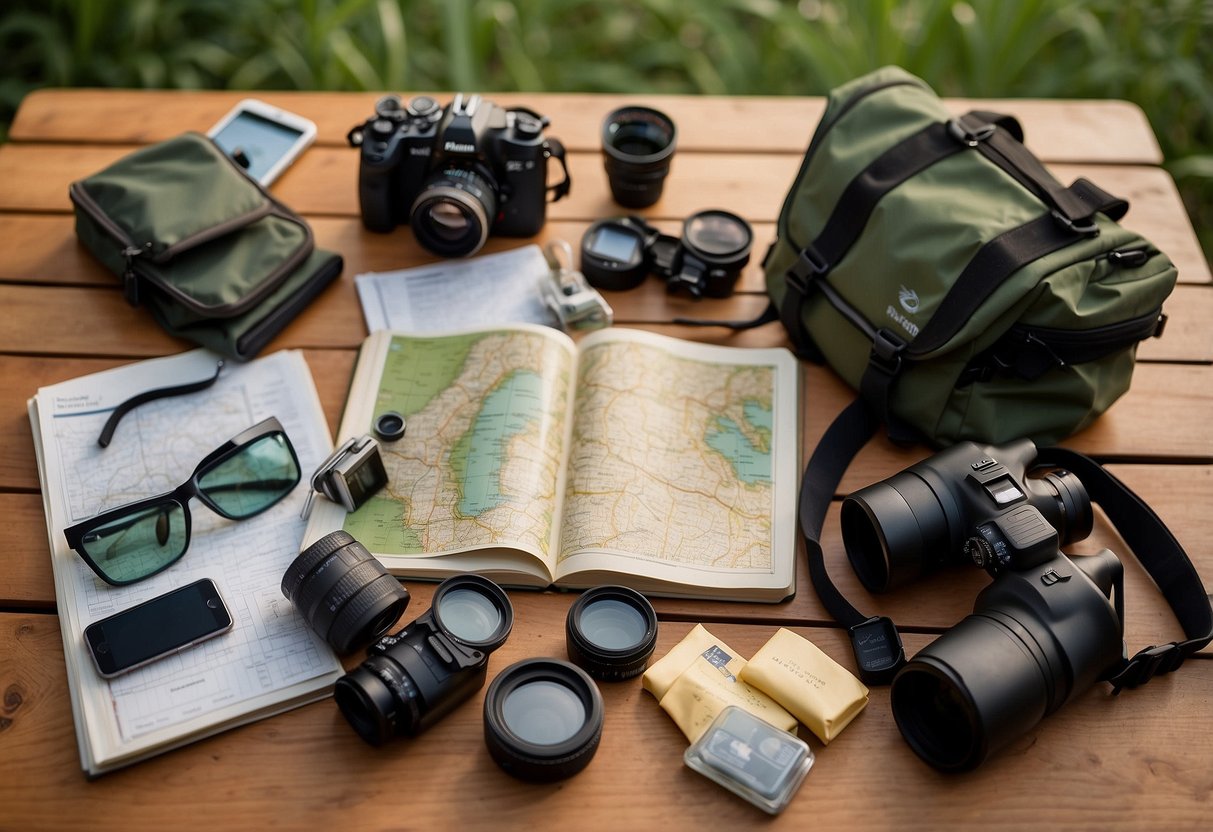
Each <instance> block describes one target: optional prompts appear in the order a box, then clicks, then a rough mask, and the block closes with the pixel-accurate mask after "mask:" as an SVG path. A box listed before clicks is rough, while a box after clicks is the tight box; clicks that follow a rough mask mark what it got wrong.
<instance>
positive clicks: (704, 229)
mask: <svg viewBox="0 0 1213 832" xmlns="http://www.w3.org/2000/svg"><path fill="white" fill-rule="evenodd" d="M752 238H753V235H752V234H751V233H750V229H749V228H748V227H747V225H746V224H745V223H744V222H743V221H742V220H741V218H740V217H735V216H733V215H732V214H726V213H724V212H721V211H711V212H704V213H702V214H696V215H695V216H694V217H691V218H690V219H689V220H687V223H686V227H685V228H684V229H683V241H684V242H686V243H689V244H690V245H691V246H693V247H694V248H695V249H697V250H699V251H701V252H703V253H704V254H712V255H715V256H717V257H728V256H730V255H734V254H737V253H738V252H740V251H741V250H743V249H748V248H749V247H750V241H751V239H752Z"/></svg>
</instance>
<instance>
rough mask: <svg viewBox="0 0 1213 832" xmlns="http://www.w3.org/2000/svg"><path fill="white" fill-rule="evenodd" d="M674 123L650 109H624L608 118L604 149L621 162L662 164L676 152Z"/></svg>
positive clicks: (663, 114) (664, 115)
mask: <svg viewBox="0 0 1213 832" xmlns="http://www.w3.org/2000/svg"><path fill="white" fill-rule="evenodd" d="M674 137H675V130H674V122H673V121H671V120H670V117H669V116H667V115H666V114H665V113H663V112H661V111H660V110H654V109H652V108H650V107H622V108H620V109H618V110H615V111H614V112H612V113H611V114H610V115H608V116H607V117H606V121H605V122H604V123H603V127H602V143H603V148H604V149H605V150H606V152H607V154H608V155H609V156H613V157H615V158H616V159H617V160H619V161H621V162H628V163H631V164H638V165H643V164H646V163H653V162H658V163H659V162H662V161H664V160H665V158H666V157H668V156H669V155H670V154H672V153H673V152H674Z"/></svg>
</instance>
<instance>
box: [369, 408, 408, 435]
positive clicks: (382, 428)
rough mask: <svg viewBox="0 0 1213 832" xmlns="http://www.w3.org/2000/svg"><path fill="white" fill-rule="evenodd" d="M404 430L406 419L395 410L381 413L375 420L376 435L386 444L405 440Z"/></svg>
mask: <svg viewBox="0 0 1213 832" xmlns="http://www.w3.org/2000/svg"><path fill="white" fill-rule="evenodd" d="M404 428H405V421H404V417H403V416H401V415H400V414H399V413H397V412H396V411H394V410H389V411H387V412H386V413H380V414H379V416H378V417H377V418H376V419H375V435H376V436H378V437H379V438H380V439H382V440H383V441H384V442H396V441H397V440H399V439H402V438H404Z"/></svg>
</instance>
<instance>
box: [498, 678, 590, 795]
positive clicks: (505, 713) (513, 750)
mask: <svg viewBox="0 0 1213 832" xmlns="http://www.w3.org/2000/svg"><path fill="white" fill-rule="evenodd" d="M602 723H603V705H602V694H600V693H599V692H598V687H597V686H596V685H595V684H594V680H593V679H591V678H590V677H589V676H588V675H587V674H586V673H585V671H583V670H582V669H581V668H579V667H577V666H575V665H572V664H569V663H568V662H564V661H561V660H559V659H524V660H523V661H520V662H516V663H515V664H512V665H510V666H509V667H507V668H506V669H505V670H503V671H502V672H501V673H500V674H499V675H498V676H497V678H496V679H494V680H493V684H491V685H490V686H489V691H488V694H487V695H486V696H485V700H484V742H485V745H487V746H488V749H489V754H490V755H491V756H492V758H493V759H494V760H495V761H496V762H497V765H499V766H501V768H502V769H503V770H505V771H506V772H507V773H509V774H512V775H513V776H514V777H517V778H519V779H520V780H530V781H533V782H551V781H553V780H563V779H565V778H566V777H572V776H573V775H574V774H576V773H577V772H579V771H581V770H582V769H584V768H585V767H586V766H587V765H589V763H590V760H592V759H593V758H594V753H595V752H596V751H597V750H598V742H599V740H600V739H601V738H602Z"/></svg>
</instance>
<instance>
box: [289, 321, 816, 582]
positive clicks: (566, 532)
mask: <svg viewBox="0 0 1213 832" xmlns="http://www.w3.org/2000/svg"><path fill="white" fill-rule="evenodd" d="M797 380H798V371H797V366H796V362H795V359H794V358H793V357H792V356H791V354H790V353H789V352H788V351H787V350H783V349H770V350H747V349H737V348H729V347H716V346H709V345H703V344H695V343H691V342H686V341H679V340H677V339H673V338H666V337H663V336H659V335H654V334H651V333H647V332H642V331H637V330H627V329H621V328H612V329H608V330H604V331H601V332H596V333H594V334H592V335H588V336H586V337H585V338H583V339H582V340H581V341H580V344H579V345H578V346H574V344H573V342H572V341H571V340H570V339H569V338H568V337H567V336H565V335H563V334H561V333H558V332H555V331H554V330H551V329H547V328H542V327H535V326H531V325H515V326H509V327H498V328H496V329H490V330H478V331H474V332H463V333H456V334H451V335H443V336H425V335H404V334H400V333H390V332H377V333H374V334H372V335H371V336H370V337H369V338H368V339H367V341H366V343H364V345H363V349H362V353H361V355H360V358H359V364H358V368H357V369H356V371H355V378H354V382H353V384H352V385H351V389H350V399H349V402H348V404H347V407H346V414H345V418H344V422H343V425H342V431H341V436H340V437H339V439H343V438H348V437H352V436H358V435H361V434H363V433H367V432H368V431H370V429H371V425H372V424H373V423H374V420H375V419H376V418H377V417H378V416H379V415H381V414H382V413H384V412H386V411H390V410H395V411H397V412H399V413H400V414H402V415H403V416H404V417H405V419H406V422H407V428H406V431H405V435H404V437H403V438H402V439H400V440H398V441H396V442H390V443H381V445H382V451H383V456H384V461H385V467H386V469H387V473H388V484H387V486H386V487H385V488H384V489H383V490H382V491H381V492H380V493H379V494H378V495H377V496H375V497H373V498H372V499H371V500H369V501H368V502H367V503H365V504H364V505H363V506H362V507H361V508H359V509H358V510H357V511H355V512H353V513H350V514H348V515H347V514H346V513H345V511H344V510H343V509H341V508H340V506H336V505H334V504H333V503H329V502H327V501H321V502H320V503H319V504H318V506H317V511H316V512H315V513H314V514H313V517H312V522H311V523H310V524H309V526H308V531H307V535H306V538H305V542H307V541H311V540H315V539H318V538H319V537H320V536H322V535H323V534H326V533H327V532H329V531H332V530H333V529H334V528H344V529H345V530H346V531H348V532H350V533H351V534H352V535H354V536H355V537H356V538H358V539H359V540H361V541H362V542H363V543H364V544H365V545H366V546H367V548H369V549H370V550H371V551H372V552H373V553H374V554H375V555H376V556H378V557H379V559H380V560H381V561H382V562H383V563H384V564H385V565H386V566H387V568H388V569H389V570H391V571H392V572H394V573H395V574H397V575H402V576H409V577H430V578H437V577H445V576H447V575H450V574H455V573H457V572H461V571H476V572H479V573H480V574H483V575H487V576H488V577H492V578H494V579H496V580H501V581H503V582H505V583H510V584H525V585H532V586H548V585H550V584H553V583H555V584H559V585H560V586H570V587H576V586H588V585H593V584H594V583H602V582H604V581H608V580H610V581H614V582H624V583H627V584H628V585H630V586H634V587H635V588H637V589H641V590H642V591H648V592H652V593H665V594H679V595H698V596H703V595H710V596H712V597H721V598H738V599H741V598H745V599H747V600H780V599H781V598H783V597H786V596H787V595H788V594H790V592H791V590H792V587H793V584H794V552H795V540H794V534H795V497H796V478H797V474H798V468H797V466H798V461H799V455H798V415H799V414H798V405H799V399H798V393H797V387H798V385H797ZM528 556H529V557H528Z"/></svg>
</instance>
